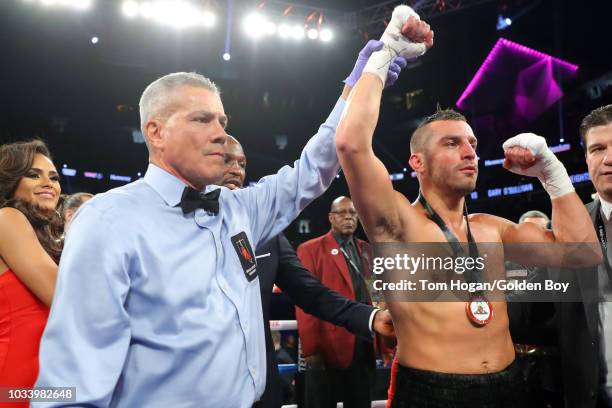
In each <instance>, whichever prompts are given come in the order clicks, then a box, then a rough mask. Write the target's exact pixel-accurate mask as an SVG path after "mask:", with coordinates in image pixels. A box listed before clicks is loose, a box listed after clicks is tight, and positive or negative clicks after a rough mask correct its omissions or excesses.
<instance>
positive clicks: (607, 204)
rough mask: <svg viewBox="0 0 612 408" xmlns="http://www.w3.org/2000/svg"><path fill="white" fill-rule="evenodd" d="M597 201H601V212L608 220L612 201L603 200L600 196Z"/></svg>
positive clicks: (611, 210)
mask: <svg viewBox="0 0 612 408" xmlns="http://www.w3.org/2000/svg"><path fill="white" fill-rule="evenodd" d="M599 201H601V212H602V213H603V215H604V216H605V217H606V221H609V220H610V213H611V212H612V203H610V202H608V201H606V200H604V199H603V198H601V196H600V197H599Z"/></svg>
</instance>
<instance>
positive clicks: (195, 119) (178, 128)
mask: <svg viewBox="0 0 612 408" xmlns="http://www.w3.org/2000/svg"><path fill="white" fill-rule="evenodd" d="M172 100H173V101H169V102H168V103H169V104H172V103H175V104H176V105H175V106H174V108H175V109H173V110H172V113H170V114H169V115H168V118H167V119H166V120H165V122H162V123H161V124H160V129H159V136H158V140H156V142H157V146H156V148H157V150H158V151H159V158H160V160H161V161H162V163H163V167H164V169H166V170H167V171H169V172H171V173H172V174H174V175H175V176H176V177H178V178H179V179H181V180H183V181H184V182H185V183H186V184H188V185H190V186H192V187H194V188H196V189H197V190H201V189H202V188H203V187H204V186H206V185H208V184H214V183H215V182H217V181H218V180H220V179H221V177H222V176H223V173H224V170H225V142H226V139H227V135H226V133H225V127H226V126H227V116H226V115H225V112H224V110H223V104H222V103H221V98H220V97H219V95H218V94H217V93H215V92H212V91H210V90H208V89H206V88H200V87H192V86H186V87H183V88H180V89H178V90H177V91H176V92H175V94H174V97H173V98H172Z"/></svg>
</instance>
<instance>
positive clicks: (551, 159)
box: [503, 133, 574, 198]
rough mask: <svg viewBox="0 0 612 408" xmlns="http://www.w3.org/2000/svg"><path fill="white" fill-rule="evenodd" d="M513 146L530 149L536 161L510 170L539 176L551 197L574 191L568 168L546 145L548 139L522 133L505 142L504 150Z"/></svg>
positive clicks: (525, 174)
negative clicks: (524, 167)
mask: <svg viewBox="0 0 612 408" xmlns="http://www.w3.org/2000/svg"><path fill="white" fill-rule="evenodd" d="M511 147H522V148H524V149H528V150H529V151H531V153H533V155H534V157H535V158H536V163H535V164H534V165H533V166H531V167H529V168H526V169H521V168H520V167H519V166H517V165H515V166H513V167H512V168H510V169H509V170H510V171H511V172H513V173H516V174H521V175H524V176H532V177H537V178H538V179H539V180H540V182H542V185H543V186H544V189H545V190H546V192H547V193H548V195H550V197H551V198H555V197H560V196H562V195H564V194H567V193H572V192H574V186H573V185H572V181H571V180H570V178H569V176H568V175H567V170H566V169H565V166H564V165H563V163H561V162H560V161H559V159H557V156H555V154H554V153H553V152H552V151H550V149H549V148H548V146H547V145H546V139H544V138H543V137H542V136H538V135H535V134H533V133H521V134H520V135H517V136H514V137H511V138H510V139H508V140H506V141H505V142H504V144H503V148H504V151H506V150H508V149H510V148H511Z"/></svg>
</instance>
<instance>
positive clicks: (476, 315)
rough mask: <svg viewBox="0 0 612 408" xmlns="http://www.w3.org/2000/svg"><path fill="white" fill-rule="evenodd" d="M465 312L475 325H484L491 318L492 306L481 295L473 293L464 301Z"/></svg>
mask: <svg viewBox="0 0 612 408" xmlns="http://www.w3.org/2000/svg"><path fill="white" fill-rule="evenodd" d="M465 312H466V313H467V316H468V318H469V319H470V321H471V322H472V323H473V324H475V325H476V326H484V325H486V324H487V323H489V322H490V321H491V319H492V318H493V306H491V303H490V302H489V301H488V300H487V298H485V297H484V296H483V295H475V296H473V297H472V299H471V300H470V301H469V302H466V304H465Z"/></svg>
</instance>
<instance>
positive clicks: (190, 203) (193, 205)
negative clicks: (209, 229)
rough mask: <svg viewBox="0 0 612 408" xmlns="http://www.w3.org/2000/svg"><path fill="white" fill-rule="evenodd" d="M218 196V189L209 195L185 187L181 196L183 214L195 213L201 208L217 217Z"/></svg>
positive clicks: (219, 192)
mask: <svg viewBox="0 0 612 408" xmlns="http://www.w3.org/2000/svg"><path fill="white" fill-rule="evenodd" d="M219 194H221V189H220V188H218V189H216V190H213V191H211V192H210V193H202V192H200V191H197V190H194V189H193V188H191V187H185V190H184V191H183V195H182V196H181V208H182V209H183V214H188V213H190V212H193V211H195V210H196V209H197V208H201V209H203V210H206V211H208V212H209V213H212V214H214V215H217V214H218V213H219Z"/></svg>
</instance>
